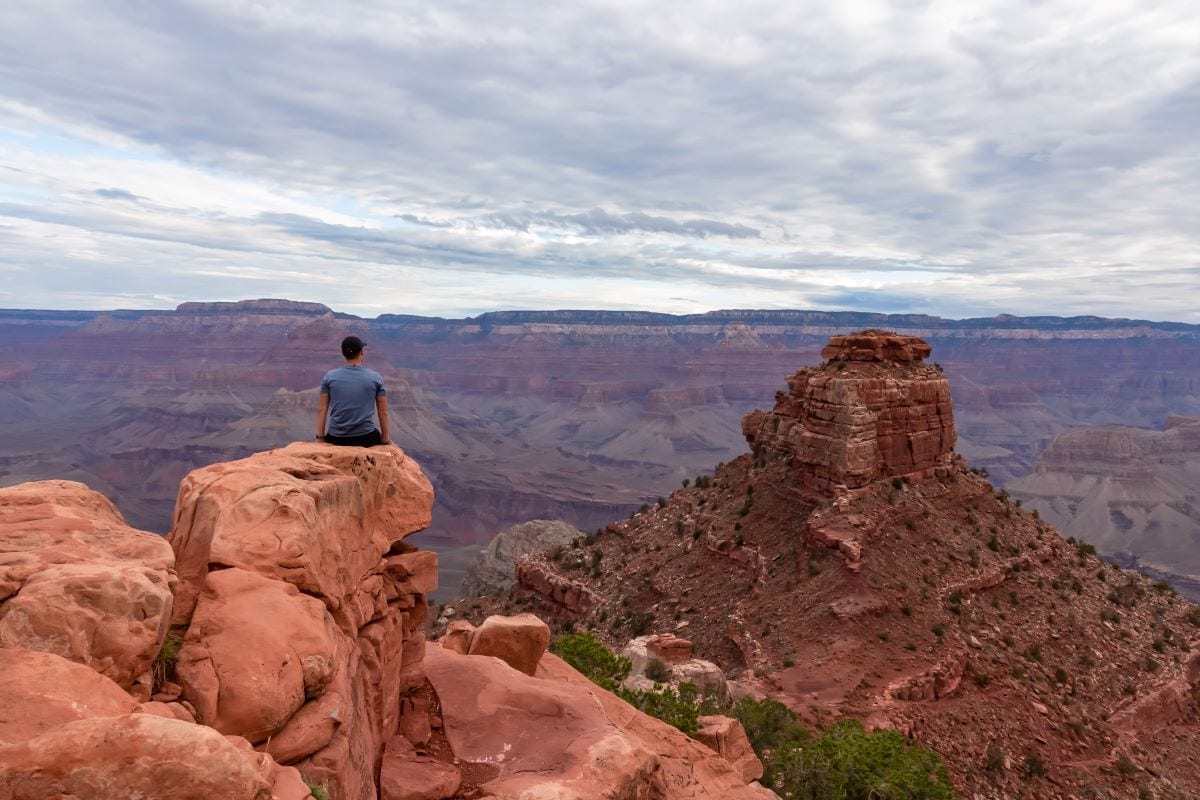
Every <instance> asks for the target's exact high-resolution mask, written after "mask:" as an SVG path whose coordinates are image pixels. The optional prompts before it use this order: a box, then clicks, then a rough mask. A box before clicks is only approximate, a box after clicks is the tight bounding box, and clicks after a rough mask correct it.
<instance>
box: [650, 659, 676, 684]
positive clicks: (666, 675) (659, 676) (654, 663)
mask: <svg viewBox="0 0 1200 800" xmlns="http://www.w3.org/2000/svg"><path fill="white" fill-rule="evenodd" d="M646 677H647V678H649V679H650V680H652V681H654V682H655V683H670V682H671V670H670V668H669V667H668V666H667V665H666V664H664V663H663V661H662V659H661V658H652V659H650V660H649V661H648V662H646Z"/></svg>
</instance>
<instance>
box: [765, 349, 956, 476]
mask: <svg viewBox="0 0 1200 800" xmlns="http://www.w3.org/2000/svg"><path fill="white" fill-rule="evenodd" d="M930 351H931V348H930V346H929V345H928V344H926V343H925V342H924V341H922V340H921V339H918V338H916V337H915V336H898V335H896V334H890V333H886V332H883V331H873V330H869V331H862V332H861V333H856V334H850V335H847V336H836V337H834V338H833V339H832V340H830V343H829V345H828V346H827V347H826V348H825V349H824V350H823V351H822V355H823V356H825V357H826V358H828V359H830V360H829V361H827V362H826V363H825V364H823V365H822V366H819V367H808V368H805V369H801V370H800V371H799V372H797V373H796V374H795V375H793V376H792V377H791V378H789V379H788V387H789V391H788V392H786V393H784V392H781V393H779V394H778V395H777V398H776V403H775V408H774V409H773V410H772V411H770V412H762V411H755V412H752V413H750V414H747V415H746V417H745V418H744V419H743V421H742V430H743V433H745V435H746V438H747V440H748V441H749V442H750V446H751V448H752V449H753V450H754V452H755V454H756V455H760V454H763V453H764V452H774V453H782V454H786V455H787V456H789V457H790V458H791V459H792V460H793V461H794V463H795V464H796V465H797V467H798V468H799V475H800V478H801V482H802V483H803V485H804V486H805V487H806V488H809V489H812V490H815V491H818V492H826V493H827V492H830V491H833V490H834V489H835V488H836V487H838V486H844V487H847V488H851V489H853V488H858V487H861V486H865V485H866V484H868V483H871V482H872V481H876V480H879V479H881V478H889V477H894V476H899V475H921V474H926V473H928V472H930V471H931V470H933V469H934V468H935V467H936V466H938V465H944V464H946V463H948V461H949V459H950V454H951V453H952V451H953V450H954V443H955V439H956V433H955V428H954V416H953V410H952V405H951V401H950V384H949V382H948V381H947V380H946V378H945V376H944V375H943V374H942V371H941V370H940V369H939V368H937V367H935V366H931V365H928V364H925V363H924V359H925V358H926V357H927V356H928V355H929V353H930Z"/></svg>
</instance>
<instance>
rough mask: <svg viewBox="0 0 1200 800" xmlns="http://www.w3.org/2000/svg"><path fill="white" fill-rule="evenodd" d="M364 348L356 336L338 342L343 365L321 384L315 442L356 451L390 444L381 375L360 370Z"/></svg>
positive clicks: (330, 373)
mask: <svg viewBox="0 0 1200 800" xmlns="http://www.w3.org/2000/svg"><path fill="white" fill-rule="evenodd" d="M365 348H366V345H365V344H363V340H362V339H359V338H358V337H357V336H347V337H346V338H345V339H342V355H343V356H345V358H346V365H345V366H344V367H338V368H337V369H331V370H329V372H326V373H325V378H324V380H322V381H321V402H320V405H319V407H318V409H317V440H318V441H322V442H328V443H329V444H343V445H354V446H357V447H373V446H374V445H377V444H390V441H389V440H388V414H387V389H385V388H384V386H383V376H382V375H380V374H379V373H378V372H376V371H375V370H373V369H367V368H366V367H364V366H363V364H362V362H363V357H364V356H365V355H366V353H365V352H364V349H365ZM376 412H378V414H379V427H378V428H376V427H375V420H374V419H373V417H374V415H375V413H376ZM326 423H328V428H327V427H326Z"/></svg>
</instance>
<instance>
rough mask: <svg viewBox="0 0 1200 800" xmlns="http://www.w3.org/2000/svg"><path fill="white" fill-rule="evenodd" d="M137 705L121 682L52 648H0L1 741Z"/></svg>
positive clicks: (21, 738)
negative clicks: (63, 655)
mask: <svg viewBox="0 0 1200 800" xmlns="http://www.w3.org/2000/svg"><path fill="white" fill-rule="evenodd" d="M136 707H137V703H136V702H135V701H134V699H133V698H132V697H130V696H129V694H128V693H126V692H125V691H124V690H122V689H121V687H120V686H117V684H115V683H113V682H112V681H111V680H109V679H108V678H106V677H104V676H103V675H101V674H99V673H97V672H95V671H94V670H92V669H89V668H88V667H85V666H84V665H82V664H78V663H76V662H74V661H68V660H67V659H65V658H62V657H61V656H56V655H53V654H51V653H42V652H38V651H34V650H23V649H19V648H14V647H3V648H0V745H6V744H15V743H18V742H23V741H25V740H26V739H32V738H33V737H35V736H38V735H40V734H42V733H45V732H46V731H49V730H53V729H54V728H57V727H58V726H59V725H63V724H65V723H68V722H74V721H76V720H81V719H91V718H93V717H119V716H125V715H127V714H129V713H131V712H133V710H134V709H135V708H136Z"/></svg>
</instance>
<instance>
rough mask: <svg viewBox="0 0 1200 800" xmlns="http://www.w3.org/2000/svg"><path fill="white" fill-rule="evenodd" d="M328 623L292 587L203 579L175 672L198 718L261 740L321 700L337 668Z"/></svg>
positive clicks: (226, 576)
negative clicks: (310, 700)
mask: <svg viewBox="0 0 1200 800" xmlns="http://www.w3.org/2000/svg"><path fill="white" fill-rule="evenodd" d="M335 650H336V639H335V628H334V625H333V621H332V619H331V618H330V616H329V613H328V612H327V611H326V609H325V606H324V605H322V603H321V602H320V601H319V600H316V599H315V598H312V597H308V596H307V595H304V594H301V593H300V591H299V590H297V589H296V587H295V586H292V585H290V584H287V583H283V582H281V581H277V580H272V579H270V578H265V577H262V576H261V575H256V574H254V573H252V572H246V571H245V570H242V569H224V570H219V571H217V572H210V573H208V576H207V578H206V579H205V583H204V592H203V593H202V594H201V595H200V598H199V603H198V604H197V606H196V613H195V615H194V616H193V618H192V624H191V627H189V628H188V631H187V635H186V637H185V638H184V642H183V647H182V649H181V650H180V654H179V662H178V665H177V667H176V671H177V673H178V675H179V679H180V683H181V684H182V685H183V688H184V693H185V696H186V697H187V698H188V699H189V700H190V701H191V702H192V703H193V704H195V706H196V710H197V712H198V713H199V715H200V720H201V721H202V722H203V723H204V724H206V725H211V726H212V727H214V728H216V729H217V730H219V731H221V732H222V733H231V734H237V735H239V736H245V737H246V738H247V739H249V740H250V741H252V742H259V741H262V740H264V739H266V738H267V737H269V736H271V735H272V734H274V733H276V732H277V731H279V730H280V729H281V728H282V727H283V726H284V724H285V723H286V722H287V721H288V719H289V718H291V716H292V715H293V714H295V713H296V712H297V711H298V710H299V709H300V706H302V705H303V704H304V701H305V698H306V697H307V698H314V697H319V696H320V695H321V694H322V693H323V692H324V691H325V688H326V686H328V684H329V682H330V680H331V679H332V677H333V672H334V669H335V666H336V663H337V660H336V653H335Z"/></svg>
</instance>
